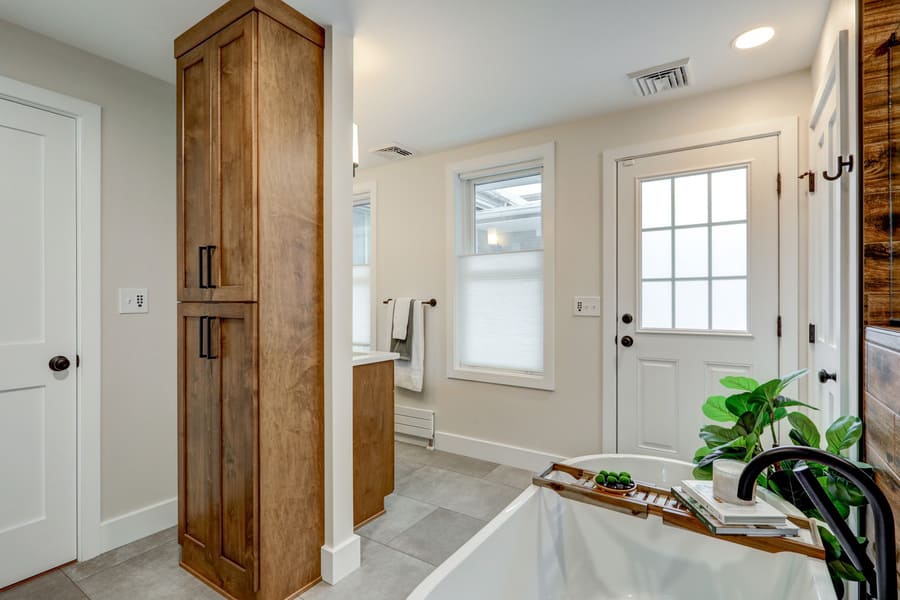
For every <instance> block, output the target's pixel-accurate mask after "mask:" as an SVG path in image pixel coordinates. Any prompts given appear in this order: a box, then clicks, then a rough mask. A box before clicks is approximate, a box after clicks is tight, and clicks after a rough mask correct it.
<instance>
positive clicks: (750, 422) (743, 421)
mask: <svg viewBox="0 0 900 600" xmlns="http://www.w3.org/2000/svg"><path fill="white" fill-rule="evenodd" d="M734 429H736V430H738V431H739V432H740V433H742V434H744V435H749V434H751V433H755V432H757V429H756V415H754V414H753V413H752V412H750V411H749V410H748V411H747V412H745V413H744V414H742V415H741V417H740V418H739V419H738V422H737V424H735V426H734Z"/></svg>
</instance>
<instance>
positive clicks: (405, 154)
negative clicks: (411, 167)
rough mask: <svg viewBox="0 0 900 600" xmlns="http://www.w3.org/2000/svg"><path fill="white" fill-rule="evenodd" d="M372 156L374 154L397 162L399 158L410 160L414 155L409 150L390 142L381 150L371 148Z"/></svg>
mask: <svg viewBox="0 0 900 600" xmlns="http://www.w3.org/2000/svg"><path fill="white" fill-rule="evenodd" d="M370 152H371V153H372V154H376V155H378V156H381V157H384V158H387V159H390V160H398V159H401V158H410V157H411V156H412V155H414V154H415V152H413V151H412V150H410V149H409V148H404V147H403V146H401V145H400V144H398V143H397V142H391V143H390V144H388V145H387V146H384V147H381V148H373V149H372V150H370Z"/></svg>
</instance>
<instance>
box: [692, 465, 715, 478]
mask: <svg viewBox="0 0 900 600" xmlns="http://www.w3.org/2000/svg"><path fill="white" fill-rule="evenodd" d="M692 475H693V477H694V479H703V480H705V481H709V480H710V479H712V465H711V464H709V465H705V466H702V467H694V470H693V472H692Z"/></svg>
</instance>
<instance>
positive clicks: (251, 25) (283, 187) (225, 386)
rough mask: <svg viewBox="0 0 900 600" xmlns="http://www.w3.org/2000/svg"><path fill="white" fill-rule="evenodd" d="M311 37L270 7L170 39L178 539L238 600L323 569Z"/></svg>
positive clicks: (316, 84)
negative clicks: (173, 66) (173, 63)
mask: <svg viewBox="0 0 900 600" xmlns="http://www.w3.org/2000/svg"><path fill="white" fill-rule="evenodd" d="M323 47H324V31H323V30H322V28H321V27H319V26H318V25H316V24H315V23H313V22H312V21H310V20H308V19H306V18H305V17H303V16H302V15H300V14H299V13H297V12H296V11H294V10H293V9H291V8H290V7H288V6H287V5H286V4H283V3H281V2H280V1H277V0H232V1H231V2H228V3H227V4H225V5H223V6H222V7H221V8H219V9H218V10H216V11H215V12H213V13H212V14H211V15H209V16H208V17H207V18H206V19H204V20H203V21H201V22H200V23H198V24H197V25H195V26H194V27H192V28H191V29H189V30H188V31H187V32H185V33H184V34H183V35H181V36H180V37H179V38H178V39H177V40H176V41H175V56H176V58H177V70H178V77H177V79H178V84H177V94H178V149H177V164H178V299H179V300H180V304H179V307H178V485H179V493H178V497H179V507H178V508H179V518H178V539H179V542H180V543H181V545H182V557H181V564H182V566H183V567H184V568H185V569H187V570H189V571H190V572H192V573H193V574H194V575H196V576H198V577H199V578H201V579H202V580H204V581H205V582H206V583H207V584H209V585H211V586H212V587H214V588H215V589H217V590H218V591H220V592H222V593H223V594H225V595H226V596H228V597H231V598H236V599H238V600H244V599H253V600H276V599H277V600H282V599H284V598H288V597H292V596H294V595H296V594H297V593H298V592H300V591H302V590H304V589H306V588H307V587H309V586H311V585H313V584H315V583H316V582H317V581H318V580H319V579H320V572H321V566H320V552H321V547H322V544H323V543H324V518H325V517H324V392H323V389H324V366H323V365H324V319H323V302H324V295H323V294H324V292H323V264H324V262H323V229H322V217H323V212H322V161H323V148H322V140H323V93H324V83H323Z"/></svg>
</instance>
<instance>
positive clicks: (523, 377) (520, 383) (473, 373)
mask: <svg viewBox="0 0 900 600" xmlns="http://www.w3.org/2000/svg"><path fill="white" fill-rule="evenodd" d="M447 378H448V379H460V380H464V381H477V382H479V383H493V384H497V385H508V386H512V387H522V388H530V389H535V390H545V391H548V392H552V391H554V390H555V389H556V385H555V383H554V381H553V377H551V376H550V375H548V374H547V373H542V374H534V375H532V374H528V373H520V372H516V371H501V370H491V369H474V368H463V367H457V368H455V369H449V370H448V371H447Z"/></svg>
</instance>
